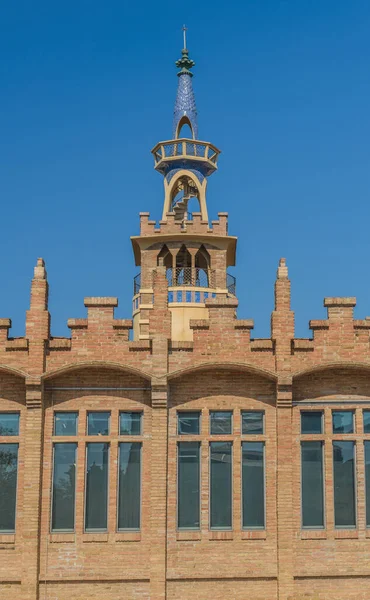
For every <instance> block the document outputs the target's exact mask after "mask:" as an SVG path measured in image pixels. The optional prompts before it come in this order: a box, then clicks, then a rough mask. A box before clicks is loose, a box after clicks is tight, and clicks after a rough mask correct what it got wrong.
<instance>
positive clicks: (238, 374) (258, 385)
mask: <svg viewBox="0 0 370 600" xmlns="http://www.w3.org/2000/svg"><path fill="white" fill-rule="evenodd" d="M169 379H170V381H169V383H170V406H172V407H174V406H178V405H181V404H182V405H184V404H189V406H190V404H192V403H196V404H197V403H199V402H201V403H203V404H204V407H206V405H207V406H208V407H209V408H211V404H212V405H213V406H214V408H227V407H228V406H229V407H230V408H232V406H234V405H235V407H237V406H242V405H243V406H244V405H245V406H247V405H249V406H250V407H251V408H252V405H254V408H257V406H258V405H261V406H262V404H268V405H270V406H275V404H276V384H275V380H276V378H275V375H274V374H273V373H270V372H265V371H261V370H259V369H257V368H253V367H250V366H249V365H243V364H241V365H238V364H235V363H232V364H224V363H223V364H222V363H213V364H209V365H201V366H197V367H195V368H192V369H185V370H182V371H177V372H176V373H172V374H171V376H170V378H169Z"/></svg>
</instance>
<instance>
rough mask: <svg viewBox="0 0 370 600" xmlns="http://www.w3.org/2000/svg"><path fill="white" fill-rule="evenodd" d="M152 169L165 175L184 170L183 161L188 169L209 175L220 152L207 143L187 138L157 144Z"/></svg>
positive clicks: (154, 149)
mask: <svg viewBox="0 0 370 600" xmlns="http://www.w3.org/2000/svg"><path fill="white" fill-rule="evenodd" d="M152 154H153V156H154V168H155V169H156V170H157V171H159V173H162V174H163V175H166V174H167V173H168V171H170V170H171V169H175V168H178V167H180V168H186V167H185V165H184V161H186V162H187V164H188V165H189V166H190V168H196V169H198V170H200V171H202V172H203V174H204V175H205V176H208V175H211V174H212V173H213V172H214V171H216V169H217V159H218V156H219V154H220V150H218V148H216V146H214V145H213V144H210V143H209V142H201V141H199V140H193V139H188V138H180V139H176V140H169V141H167V142H159V144H157V145H156V146H155V147H154V148H153V150H152Z"/></svg>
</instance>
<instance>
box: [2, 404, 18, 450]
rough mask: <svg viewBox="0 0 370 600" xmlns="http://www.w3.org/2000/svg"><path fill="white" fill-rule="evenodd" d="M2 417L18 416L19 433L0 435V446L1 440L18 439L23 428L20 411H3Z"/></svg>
mask: <svg viewBox="0 0 370 600" xmlns="http://www.w3.org/2000/svg"><path fill="white" fill-rule="evenodd" d="M0 415H18V433H11V434H8V433H7V434H6V435H1V434H0V444H1V438H18V439H19V436H20V428H21V411H20V410H1V411H0Z"/></svg>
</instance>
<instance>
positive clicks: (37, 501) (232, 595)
mask: <svg viewBox="0 0 370 600" xmlns="http://www.w3.org/2000/svg"><path fill="white" fill-rule="evenodd" d="M193 65H194V63H193V61H191V60H190V59H189V57H188V50H187V49H186V48H184V49H183V51H182V58H181V59H180V60H179V61H178V62H177V66H178V67H179V68H181V70H180V72H179V73H178V75H179V88H178V98H177V102H176V105H175V132H176V139H175V140H171V141H169V142H161V143H159V144H158V145H157V146H156V147H155V148H154V149H153V151H152V152H153V156H154V160H155V168H156V169H157V171H159V172H160V173H161V174H162V175H164V184H165V201H164V211H163V216H162V220H161V221H160V222H159V226H157V224H156V223H155V222H154V221H151V220H150V216H149V213H141V214H140V234H139V235H138V236H134V237H133V238H132V244H133V250H134V257H135V263H136V265H137V266H140V268H141V274H140V276H139V277H138V278H135V284H134V298H133V318H132V319H115V318H114V309H115V307H116V306H117V304H118V301H117V298H108V297H107V298H105V297H99V298H85V306H86V308H87V318H86V319H73V318H72V319H70V320H69V321H68V326H69V328H70V330H71V336H70V337H68V338H67V337H66V338H64V337H63V338H61V337H53V336H51V334H50V315H49V312H48V283H47V274H46V270H45V265H44V261H43V260H42V259H39V260H38V261H37V265H36V267H35V271H34V278H33V280H32V286H31V302H30V308H29V310H28V311H27V315H26V336H25V337H24V338H11V337H9V329H10V327H11V322H10V320H9V319H0V413H6V412H8V413H9V412H13V413H14V412H16V413H19V416H20V420H19V423H20V427H19V435H18V436H16V438H15V437H14V435H12V436H10V435H1V436H0V444H6V443H9V444H14V443H17V444H19V450H18V479H17V484H16V485H17V496H16V522H15V533H5V532H3V533H1V532H0V552H1V553H0V557H1V560H0V600H101V599H103V598H104V600H117V599H122V600H123V599H124V600H147V599H148V600H149V599H150V600H190V598H197V600H209V599H213V600H225V598H228V599H233V600H304V599H306V600H308V599H311V600H368V599H369V598H370V560H369V559H370V527H367V522H368V523H369V525H370V515H368V518H366V511H365V507H366V494H365V485H366V481H365V452H364V442H366V441H367V440H368V441H369V442H370V433H364V427H363V415H362V411H363V410H364V409H365V408H366V407H367V408H368V409H370V336H369V333H370V319H364V320H354V319H353V307H354V306H355V299H354V298H326V299H325V306H326V308H327V311H328V315H327V319H326V320H320V321H317V320H316V321H311V323H310V327H311V329H312V332H313V334H312V338H311V339H297V338H295V334H294V313H293V312H292V310H291V307H290V281H289V279H288V268H287V265H286V262H285V260H284V259H281V260H280V263H279V266H278V271H277V279H276V283H275V308H274V311H273V313H272V315H271V336H270V338H268V339H256V338H253V337H251V331H252V330H253V321H252V320H250V319H245V320H239V319H238V318H237V306H238V301H237V298H236V292H235V280H234V279H233V278H232V277H230V276H228V274H227V268H228V267H229V266H233V265H234V264H235V253H236V238H235V237H233V236H230V235H229V234H228V216H227V213H219V215H218V219H217V220H215V221H212V222H211V223H209V222H208V212H207V206H206V195H205V191H206V184H207V178H208V176H210V175H211V174H212V173H213V172H214V171H215V170H216V169H217V164H216V163H217V157H218V154H219V151H218V150H217V148H216V147H215V146H213V145H212V144H210V143H209V142H201V141H199V140H198V139H196V131H197V125H196V108H195V99H194V96H193V93H192V88H191V76H192V73H191V71H190V69H191V68H192V66H193ZM187 103H188V105H187ZM189 115H191V121H190V120H189ZM182 123H188V125H190V126H191V129H192V134H193V138H192V139H183V138H181V137H180V129H181V127H180V126H181V124H182ZM181 194H182V196H181ZM179 195H180V196H181V197H180V199H179ZM192 198H196V199H197V200H198V201H199V208H200V212H198V213H193V214H191V213H188V201H189V200H190V199H192ZM168 209H170V211H169V210H168ZM130 332H132V333H130ZM303 407H304V410H305V411H312V410H314V409H316V410H317V409H318V408H319V409H320V411H322V414H323V421H324V428H323V430H322V432H321V433H320V434H318V433H315V434H302V433H301V427H300V424H301V416H300V413H301V410H302V409H303ZM335 408H337V409H338V408H339V409H343V408H345V409H347V410H348V409H349V410H352V411H353V415H354V421H355V429H354V433H353V434H343V435H341V434H333V433H332V410H333V409H335ZM184 410H188V411H190V410H193V411H198V413H199V414H200V430H199V433H196V434H195V433H194V435H193V434H192V435H188V436H187V441H188V442H192V441H193V442H196V444H198V445H197V446H196V447H197V448H199V456H200V463H199V464H200V489H199V497H200V519H199V528H193V529H186V528H183V529H181V528H178V527H177V506H178V494H177V485H178V481H177V479H178V472H177V469H178V467H177V455H178V443H179V442H180V440H182V441H183V436H181V435H179V434H178V428H177V420H178V413H179V412H180V411H184ZM214 410H216V411H217V410H218V411H221V410H227V411H232V433H231V434H230V433H228V434H227V435H223V436H222V438H220V437H219V436H216V435H215V434H214V432H213V434H212V435H211V434H210V427H209V422H210V411H214ZM57 411H66V412H68V411H73V412H75V413H77V414H78V421H77V422H78V426H77V429H76V431H75V434H74V435H68V436H59V435H56V431H55V430H54V426H53V423H54V413H55V412H57ZM88 411H109V412H110V429H109V432H108V434H107V435H106V436H105V437H104V438H101V437H98V436H97V435H93V436H92V435H88V431H87V413H88ZM120 411H140V412H141V413H142V423H143V428H142V430H141V433H140V434H138V433H136V434H135V435H134V436H131V438H130V442H135V443H136V444H137V446H138V445H140V452H141V498H140V509H141V519H140V528H137V530H134V529H132V530H123V529H122V530H119V529H118V522H119V519H118V517H119V515H118V509H117V497H118V494H117V488H118V483H119V470H118V456H119V448H120V446H119V444H120V443H121V442H122V436H121V435H120V434H121V432H120V430H119V425H118V423H119V413H120ZM242 411H260V412H263V413H264V429H263V431H262V430H261V431H260V433H256V432H255V433H253V434H252V435H249V436H248V440H249V441H252V442H253V441H254V442H256V444H257V443H258V444H259V446H260V447H262V444H264V446H263V447H264V471H265V473H264V483H265V503H264V504H265V506H264V509H265V510H264V512H265V527H260V528H252V527H250V528H247V527H245V528H243V527H242V522H243V518H242V512H243V510H242V484H243V481H242V468H243V460H244V458H243V457H244V454H243V450H242V448H243V446H242V444H243V443H244V442H246V440H247V438H246V434H245V432H244V433H243V429H242ZM311 416H312V415H311ZM8 432H9V430H8ZM1 433H3V430H2V432H1ZM90 433H91V432H90ZM95 433H96V432H95ZM220 439H222V441H224V442H225V443H226V442H228V443H231V444H232V451H231V452H229V454H228V456H231V455H232V462H231V460H230V462H229V464H232V467H231V482H232V494H231V497H232V501H231V503H232V527H230V528H229V529H226V528H224V529H222V528H219V529H217V528H215V529H212V528H211V527H210V525H209V524H210V494H209V488H210V444H211V443H213V442H217V441H220ZM340 440H347V441H348V440H350V441H352V442H354V443H355V448H356V461H355V470H356V498H355V504H356V526H355V527H352V528H351V527H342V528H336V527H335V521H334V484H333V481H334V473H333V443H332V442H333V441H334V442H335V441H337V442H338V441H340ZM102 441H103V442H105V443H106V444H109V452H108V451H107V453H106V455H105V456H106V460H107V471H108V473H109V475H108V482H109V485H108V502H107V507H108V508H107V515H108V516H107V527H106V528H103V527H102V528H101V530H100V531H86V530H85V526H84V524H85V490H86V476H85V473H86V464H87V452H86V448H87V446H86V445H87V444H88V443H89V442H90V443H91V442H96V443H98V444H101V442H102ZM307 441H313V442H314V441H316V442H317V441H319V444H321V445H320V448H322V449H323V455H324V470H323V472H324V484H325V485H324V497H325V502H324V504H325V523H324V527H322V528H314V527H313V528H311V529H310V528H303V527H301V455H300V448H301V442H307ZM56 443H70V447H73V448H75V445H76V454H74V456H75V459H74V460H75V465H73V468H75V471H74V472H75V480H74V481H75V492H76V493H75V523H74V525H75V526H74V528H72V527H71V528H70V531H69V532H66V531H64V532H62V531H52V527H51V523H52V518H51V517H52V515H51V505H52V486H53V448H54V444H56ZM71 445H72V446H71ZM227 447H228V448H229V446H227ZM311 447H312V446H311ZM73 452H74V450H73ZM13 481H14V480H13ZM95 492H96V488H95ZM197 492H198V490H197ZM0 499H1V488H0Z"/></svg>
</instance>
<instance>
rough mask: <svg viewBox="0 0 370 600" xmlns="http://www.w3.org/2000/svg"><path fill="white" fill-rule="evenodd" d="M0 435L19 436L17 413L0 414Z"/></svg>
mask: <svg viewBox="0 0 370 600" xmlns="http://www.w3.org/2000/svg"><path fill="white" fill-rule="evenodd" d="M0 435H19V413H0Z"/></svg>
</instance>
